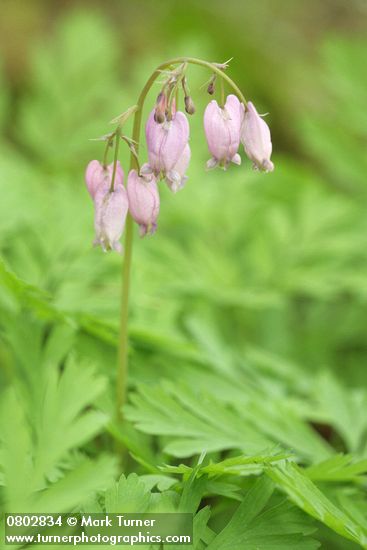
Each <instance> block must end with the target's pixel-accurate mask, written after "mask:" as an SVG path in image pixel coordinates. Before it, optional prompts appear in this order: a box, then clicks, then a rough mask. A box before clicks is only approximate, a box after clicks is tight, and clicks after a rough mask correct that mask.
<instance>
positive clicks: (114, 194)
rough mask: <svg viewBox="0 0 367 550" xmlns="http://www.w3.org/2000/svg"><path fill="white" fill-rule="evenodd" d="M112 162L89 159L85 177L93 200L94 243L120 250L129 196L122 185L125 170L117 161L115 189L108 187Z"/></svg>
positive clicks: (110, 179)
mask: <svg viewBox="0 0 367 550" xmlns="http://www.w3.org/2000/svg"><path fill="white" fill-rule="evenodd" d="M112 175H113V163H111V164H109V165H108V166H103V164H102V163H100V162H99V161H98V160H92V161H91V162H90V163H89V164H88V166H87V169H86V173H85V181H86V184H87V189H88V192H89V194H90V196H91V197H92V199H93V202H94V228H95V232H96V237H95V240H94V244H95V245H100V246H101V247H102V249H103V250H104V251H106V250H116V251H117V252H121V251H122V246H121V244H120V242H119V240H120V238H121V235H122V233H123V231H124V227H125V220H126V215H127V211H128V198H127V193H126V190H125V188H124V172H123V170H122V168H121V165H120V163H119V162H117V165H116V173H115V181H114V190H113V191H111V189H110V188H111V181H112Z"/></svg>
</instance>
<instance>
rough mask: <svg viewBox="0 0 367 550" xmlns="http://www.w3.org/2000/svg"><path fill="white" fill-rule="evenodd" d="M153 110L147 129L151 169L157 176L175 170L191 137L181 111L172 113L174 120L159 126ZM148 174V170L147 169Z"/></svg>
mask: <svg viewBox="0 0 367 550" xmlns="http://www.w3.org/2000/svg"><path fill="white" fill-rule="evenodd" d="M154 113H155V110H153V111H152V112H151V113H150V115H149V118H148V121H147V123H146V127H145V135H146V140H147V147H148V158H149V168H150V170H151V172H152V173H154V175H155V176H159V175H163V177H165V175H166V174H167V173H168V172H169V171H170V170H173V169H174V167H175V165H176V164H177V162H178V160H179V158H180V157H181V155H182V152H183V150H184V149H185V147H186V145H187V143H188V140H189V135H190V129H189V123H188V120H187V118H186V116H185V115H184V113H182V112H181V111H177V112H176V113H175V112H172V119H171V120H169V121H168V120H166V121H165V122H163V124H158V123H157V122H156V121H155V120H154ZM145 173H146V174H147V173H148V169H145Z"/></svg>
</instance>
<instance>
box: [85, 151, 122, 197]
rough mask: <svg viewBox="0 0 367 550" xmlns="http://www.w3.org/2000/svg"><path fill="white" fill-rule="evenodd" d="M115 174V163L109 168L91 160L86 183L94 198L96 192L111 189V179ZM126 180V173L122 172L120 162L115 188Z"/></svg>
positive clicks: (117, 167) (86, 172) (86, 173)
mask: <svg viewBox="0 0 367 550" xmlns="http://www.w3.org/2000/svg"><path fill="white" fill-rule="evenodd" d="M112 173H113V163H111V164H109V165H108V166H103V164H102V163H101V162H99V160H91V161H90V162H89V164H88V166H87V168H86V171H85V183H86V184H87V189H88V192H89V194H90V196H91V197H92V199H93V198H94V196H95V194H96V191H97V190H98V189H101V188H109V187H110V185H111V178H112ZM123 179H124V172H123V170H122V167H121V164H120V162H119V161H118V162H117V166H116V175H115V183H114V186H115V187H118V186H119V185H121V184H122V182H123Z"/></svg>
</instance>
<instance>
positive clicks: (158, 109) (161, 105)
mask: <svg viewBox="0 0 367 550" xmlns="http://www.w3.org/2000/svg"><path fill="white" fill-rule="evenodd" d="M166 107H167V97H166V94H165V93H164V92H161V93H160V94H159V95H158V97H157V101H156V106H155V111H154V120H155V121H156V122H157V123H158V124H162V123H163V122H164V121H165V118H166V116H165V113H166Z"/></svg>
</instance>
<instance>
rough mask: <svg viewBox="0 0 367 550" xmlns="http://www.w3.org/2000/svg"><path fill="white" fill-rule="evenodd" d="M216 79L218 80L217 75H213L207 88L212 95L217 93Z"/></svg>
mask: <svg viewBox="0 0 367 550" xmlns="http://www.w3.org/2000/svg"><path fill="white" fill-rule="evenodd" d="M216 79H217V77H216V75H213V76H212V78H211V79H210V82H209V85H208V88H207V92H208V94H210V95H214V93H215V81H216Z"/></svg>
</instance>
